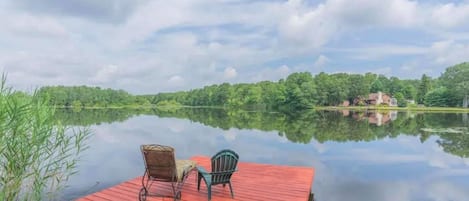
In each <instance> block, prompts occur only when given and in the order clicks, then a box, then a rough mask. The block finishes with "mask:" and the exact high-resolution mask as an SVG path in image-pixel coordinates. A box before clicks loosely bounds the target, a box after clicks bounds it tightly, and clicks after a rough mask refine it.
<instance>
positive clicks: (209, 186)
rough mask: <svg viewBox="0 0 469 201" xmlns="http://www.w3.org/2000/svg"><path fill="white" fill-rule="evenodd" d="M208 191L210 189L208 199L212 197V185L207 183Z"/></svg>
mask: <svg viewBox="0 0 469 201" xmlns="http://www.w3.org/2000/svg"><path fill="white" fill-rule="evenodd" d="M207 191H208V201H210V200H211V199H212V185H211V184H210V185H209V184H207Z"/></svg>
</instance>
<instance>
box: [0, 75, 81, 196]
mask: <svg viewBox="0 0 469 201" xmlns="http://www.w3.org/2000/svg"><path fill="white" fill-rule="evenodd" d="M5 83H6V77H5V76H2V80H1V83H0V200H8V201H9V200H44V199H48V200H51V199H56V197H57V192H59V191H60V190H62V189H63V188H64V183H65V182H66V181H67V180H68V179H69V177H70V176H71V175H73V174H75V173H76V166H77V162H78V160H79V158H80V157H79V156H80V153H81V152H82V151H84V150H85V149H86V148H87V146H86V140H87V138H88V137H89V136H90V132H89V129H87V128H82V129H70V128H68V127H66V126H64V125H62V124H61V122H60V120H57V119H56V118H54V113H55V109H54V107H50V106H49V105H47V104H48V101H47V99H46V98H44V97H39V96H38V95H37V94H36V93H34V94H32V95H27V94H25V93H22V92H18V91H14V90H12V89H11V88H9V87H7V86H6V84H5Z"/></svg>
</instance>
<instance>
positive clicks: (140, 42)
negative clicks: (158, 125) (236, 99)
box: [0, 0, 469, 94]
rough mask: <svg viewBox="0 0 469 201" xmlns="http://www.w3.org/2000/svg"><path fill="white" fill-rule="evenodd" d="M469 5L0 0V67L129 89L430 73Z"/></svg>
mask: <svg viewBox="0 0 469 201" xmlns="http://www.w3.org/2000/svg"><path fill="white" fill-rule="evenodd" d="M467 19H469V1H468V0H462V1H443V0H429V1H408V0H383V1H376V0H354V1H349V0H327V1H301V0H291V1H261V0H260V1H247V0H221V1H213V0H193V1H192V0H181V1H170V2H168V1H156V0H101V1H95V0H69V1H59V0H41V1H37V0H21V1H9V0H7V1H1V2H0V24H1V29H0V70H1V71H3V72H6V73H7V74H8V82H9V83H10V85H12V86H13V87H15V88H18V89H22V90H31V89H34V88H36V87H40V86H43V85H93V86H101V87H111V88H118V89H124V90H127V91H129V92H131V93H134V94H147V93H157V92H167V91H176V90H188V89H192V88H198V87H203V86H205V85H210V84H219V83H223V82H230V83H240V82H257V81H261V80H278V79H281V78H285V77H286V76H287V75H288V74H290V73H293V72H299V71H309V72H311V73H312V74H316V73H318V72H321V71H324V72H327V73H337V72H348V73H366V72H374V73H380V74H384V75H387V76H398V77H401V78H420V76H421V75H422V74H423V73H426V74H428V75H430V76H432V77H438V76H439V75H440V74H441V73H442V72H443V71H444V69H445V68H447V67H449V66H451V65H454V64H457V63H460V62H464V61H469V20H467Z"/></svg>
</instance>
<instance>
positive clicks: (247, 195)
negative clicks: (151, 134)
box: [78, 156, 314, 201]
mask: <svg viewBox="0 0 469 201" xmlns="http://www.w3.org/2000/svg"><path fill="white" fill-rule="evenodd" d="M191 160H194V161H196V162H197V164H198V165H200V166H203V167H205V168H206V169H207V170H210V158H208V157H204V156H195V157H192V158H191ZM196 175H197V172H192V173H191V174H190V175H189V178H187V180H186V183H185V184H184V187H183V189H182V199H181V200H184V201H186V200H187V201H199V200H201V201H205V200H207V188H206V187H205V183H204V182H203V181H201V184H200V191H197V179H196ZM313 176H314V169H313V168H311V167H296V166H278V165H270V164H258V163H246V162H240V163H238V171H237V172H236V173H234V174H233V176H232V178H231V180H232V186H233V191H234V195H235V197H234V199H231V195H230V188H229V187H228V185H226V187H225V188H223V186H222V185H215V186H212V201H233V200H249V201H252V200H269V201H276V200H277V201H285V200H292V201H294V200H298V201H307V200H308V198H309V194H310V191H311V185H312V182H313ZM141 187H142V184H141V177H137V178H135V179H131V180H129V181H126V182H124V183H121V184H118V185H116V186H113V187H110V188H107V189H104V190H102V191H99V192H96V193H93V194H90V195H87V196H85V197H82V198H79V199H78V201H105V200H116V201H117V200H118V201H121V200H122V201H126V200H129V201H135V200H138V193H139V191H140V188H141ZM171 192H172V191H171V184H170V183H164V182H154V183H153V185H152V187H151V189H150V193H158V194H163V195H171ZM147 200H148V201H161V200H173V198H168V197H164V198H163V197H154V196H148V197H147Z"/></svg>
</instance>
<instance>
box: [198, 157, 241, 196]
mask: <svg viewBox="0 0 469 201" xmlns="http://www.w3.org/2000/svg"><path fill="white" fill-rule="evenodd" d="M238 160H239V156H238V154H236V153H235V152H234V151H232V150H229V149H224V150H221V151H220V152H218V153H217V154H215V155H214V156H213V157H212V159H211V162H212V171H211V172H208V171H206V170H205V169H204V168H203V167H197V170H198V177H197V190H198V191H199V190H200V180H202V179H203V180H204V181H205V184H206V185H207V191H208V200H209V201H210V200H211V199H212V186H213V185H217V184H223V187H225V185H226V184H228V185H229V186H230V192H231V198H234V193H233V188H232V187H231V175H233V173H234V172H235V171H236V170H237V169H236V166H237V164H238Z"/></svg>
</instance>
